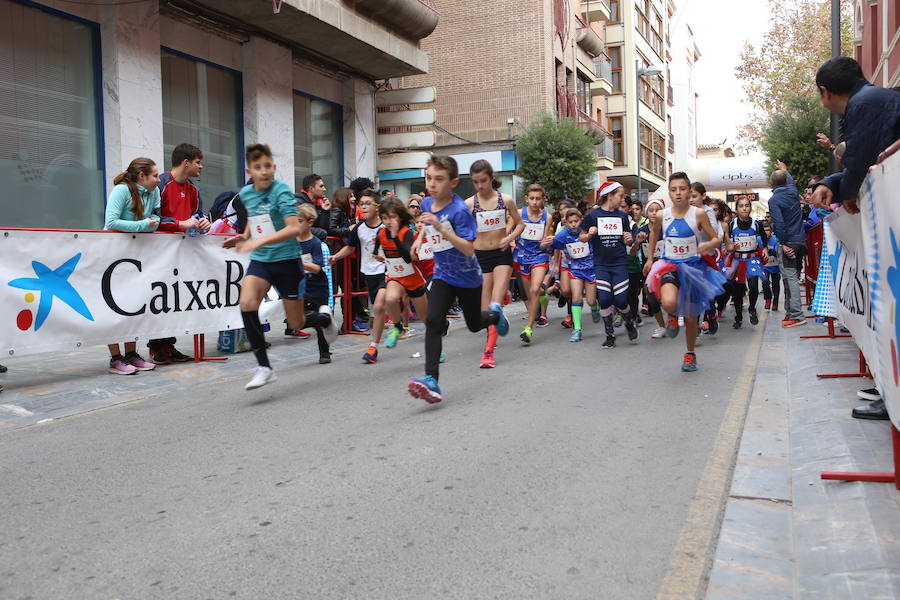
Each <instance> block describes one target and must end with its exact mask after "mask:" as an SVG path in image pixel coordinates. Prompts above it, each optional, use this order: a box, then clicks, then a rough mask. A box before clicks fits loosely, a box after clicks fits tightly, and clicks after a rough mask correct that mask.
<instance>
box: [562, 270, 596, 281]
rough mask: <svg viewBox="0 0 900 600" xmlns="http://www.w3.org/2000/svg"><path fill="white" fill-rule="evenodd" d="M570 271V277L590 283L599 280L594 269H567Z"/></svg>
mask: <svg viewBox="0 0 900 600" xmlns="http://www.w3.org/2000/svg"><path fill="white" fill-rule="evenodd" d="M566 270H567V271H568V272H569V279H581V280H582V281H587V282H588V283H594V282H595V281H597V277H596V276H595V275H594V272H593V271H585V270H584V269H566Z"/></svg>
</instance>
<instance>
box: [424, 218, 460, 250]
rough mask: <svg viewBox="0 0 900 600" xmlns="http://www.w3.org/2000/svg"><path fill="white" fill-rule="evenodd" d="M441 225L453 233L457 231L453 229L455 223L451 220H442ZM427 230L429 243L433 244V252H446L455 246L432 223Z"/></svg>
mask: <svg viewBox="0 0 900 600" xmlns="http://www.w3.org/2000/svg"><path fill="white" fill-rule="evenodd" d="M441 226H443V227H444V228H445V229H447V230H448V231H450V232H451V233H456V232H455V231H453V225H451V224H450V221H441ZM425 232H426V234H427V235H428V245H429V246H431V251H432V252H444V251H446V250H449V249H450V248H452V247H453V244H451V243H450V242H449V241H447V238H445V237H444V236H443V235H441V234H440V233H438V230H437V229H435V228H434V227H432V226H431V225H429V226H428V227H427V228H426V229H425Z"/></svg>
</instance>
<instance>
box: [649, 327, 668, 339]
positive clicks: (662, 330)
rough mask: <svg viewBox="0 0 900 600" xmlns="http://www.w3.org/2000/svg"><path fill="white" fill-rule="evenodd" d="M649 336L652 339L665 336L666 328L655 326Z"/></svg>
mask: <svg viewBox="0 0 900 600" xmlns="http://www.w3.org/2000/svg"><path fill="white" fill-rule="evenodd" d="M650 337H651V338H653V339H654V340H658V339H660V338H664V337H666V328H665V327H657V328H656V329H654V330H653V333H651V334H650Z"/></svg>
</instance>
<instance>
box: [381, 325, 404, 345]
mask: <svg viewBox="0 0 900 600" xmlns="http://www.w3.org/2000/svg"><path fill="white" fill-rule="evenodd" d="M402 333H403V330H402V329H398V328H397V327H392V328H391V330H390V331H389V332H388V334H387V338H386V339H385V340H384V345H385V346H386V347H387V348H393V347H394V346H396V345H397V340H399V339H400V335H401V334H402Z"/></svg>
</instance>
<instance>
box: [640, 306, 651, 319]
mask: <svg viewBox="0 0 900 600" xmlns="http://www.w3.org/2000/svg"><path fill="white" fill-rule="evenodd" d="M641 314H642V315H647V316H648V317H649V316H650V309H648V308H647V305H646V304H641Z"/></svg>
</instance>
